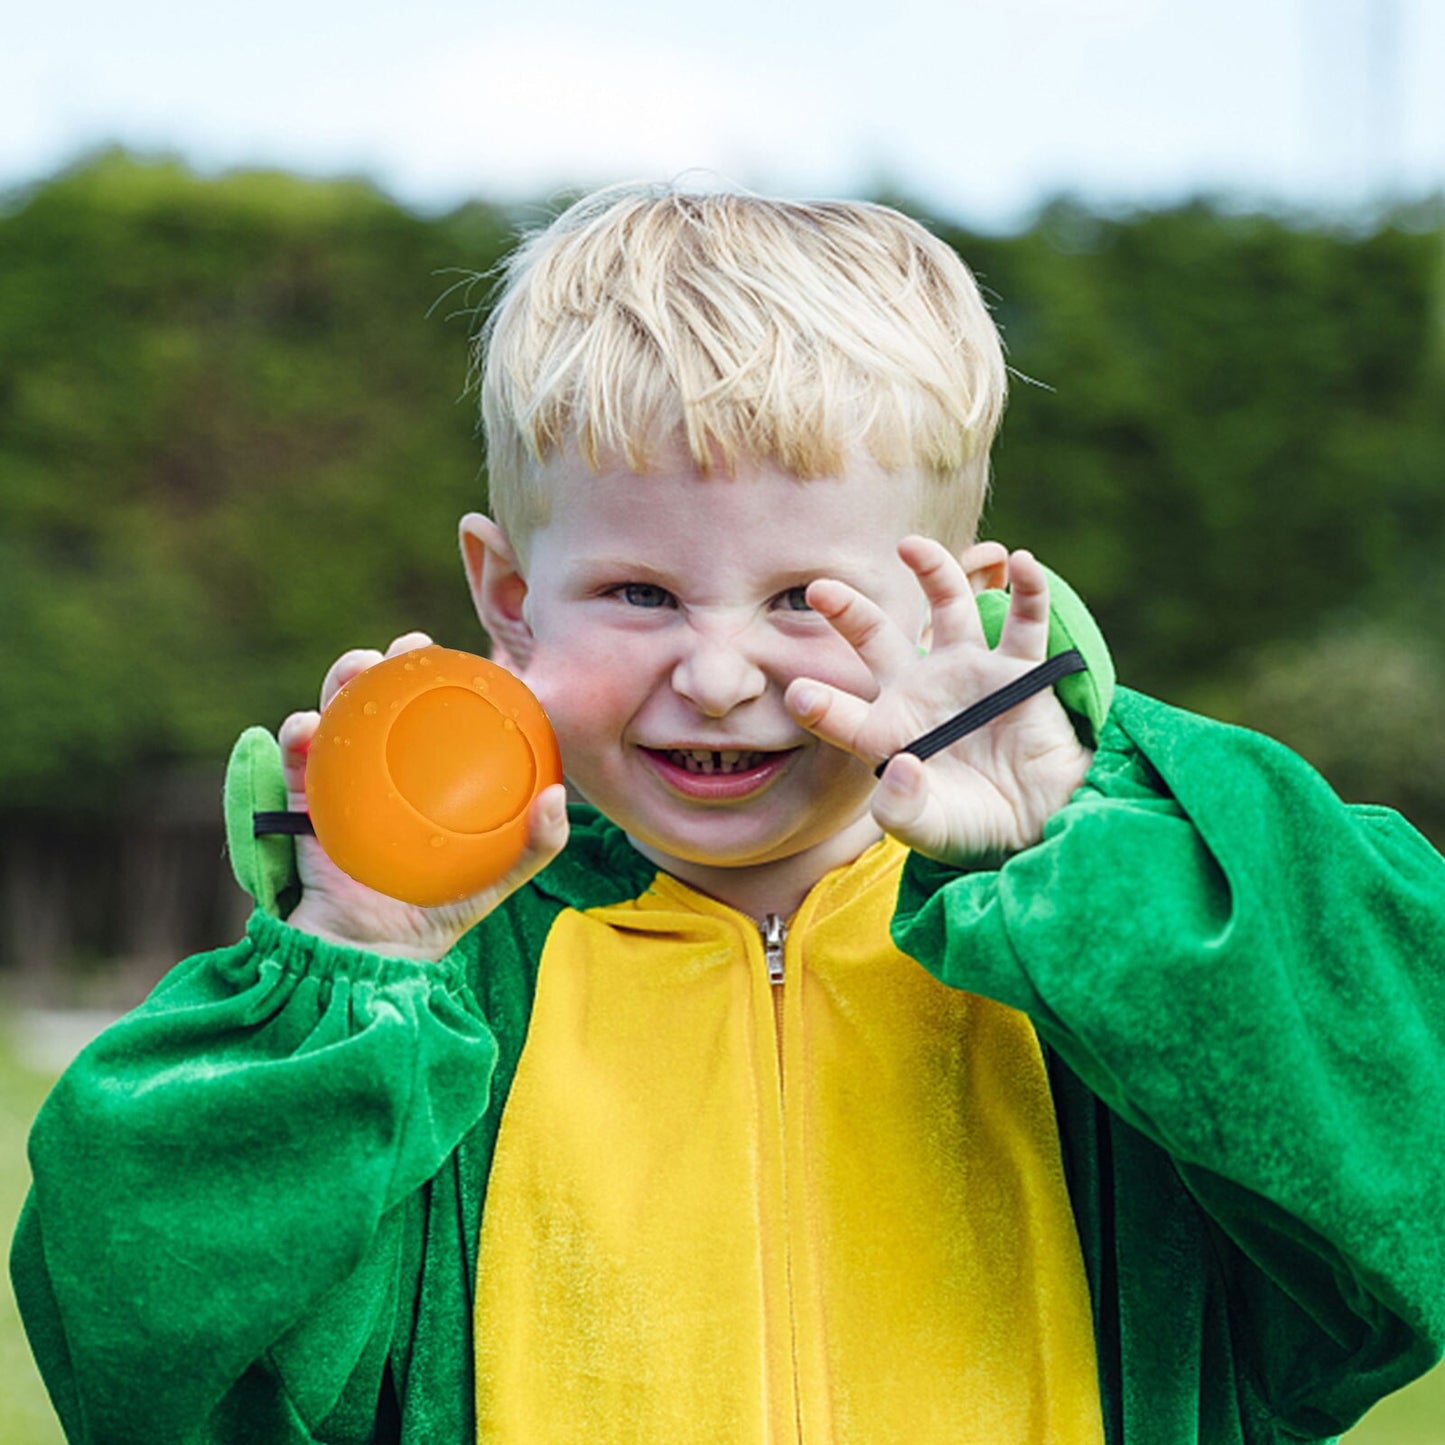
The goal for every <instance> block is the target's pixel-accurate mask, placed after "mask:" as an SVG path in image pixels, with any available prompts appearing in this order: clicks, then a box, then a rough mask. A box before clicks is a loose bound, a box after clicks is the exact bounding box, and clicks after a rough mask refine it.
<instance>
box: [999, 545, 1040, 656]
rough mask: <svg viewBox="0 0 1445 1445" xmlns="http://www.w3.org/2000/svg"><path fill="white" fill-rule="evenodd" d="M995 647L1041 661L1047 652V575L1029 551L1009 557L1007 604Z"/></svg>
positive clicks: (1014, 654) (1013, 654)
mask: <svg viewBox="0 0 1445 1445" xmlns="http://www.w3.org/2000/svg"><path fill="white" fill-rule="evenodd" d="M998 650H999V651H1000V652H1001V653H1003V654H1004V656H1005V657H1017V658H1022V659H1024V660H1026V661H1029V662H1042V661H1043V660H1044V659H1045V658H1046V657H1047V656H1048V655H1049V579H1048V576H1047V574H1046V573H1045V572H1044V569H1043V568H1042V567H1041V566H1040V565H1039V564H1038V562H1037V561H1036V560H1035V559H1034V556H1033V553H1031V552H1015V553H1014V554H1013V555H1012V556H1011V557H1010V558H1009V604H1008V615H1007V616H1006V617H1005V618H1004V623H1003V635H1002V636H1001V637H1000V638H999V644H998Z"/></svg>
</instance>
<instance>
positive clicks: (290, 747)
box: [277, 712, 321, 808]
mask: <svg viewBox="0 0 1445 1445" xmlns="http://www.w3.org/2000/svg"><path fill="white" fill-rule="evenodd" d="M320 722H321V714H320V713H319V712H293V713H292V714H291V715H290V716H289V717H288V718H287V719H286V721H285V722H283V723H282V724H281V731H280V733H279V734H278V735H277V741H278V742H279V743H280V744H281V773H282V776H283V777H284V778H285V780H286V806H287V807H288V808H304V807H305V806H306V758H307V755H308V754H309V753H310V751H311V740H312V738H314V737H315V736H316V729H317V727H318V726H319V724H320Z"/></svg>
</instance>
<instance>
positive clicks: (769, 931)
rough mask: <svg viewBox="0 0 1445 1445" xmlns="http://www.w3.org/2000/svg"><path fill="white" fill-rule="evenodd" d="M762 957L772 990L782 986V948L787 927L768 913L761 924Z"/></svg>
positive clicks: (785, 938) (778, 917)
mask: <svg viewBox="0 0 1445 1445" xmlns="http://www.w3.org/2000/svg"><path fill="white" fill-rule="evenodd" d="M761 931H762V935H763V957H764V958H766V959H767V961H768V982H769V983H770V984H772V986H773V987H774V988H782V986H783V946H784V944H786V943H787V941H788V925H787V924H786V923H784V922H783V920H782V918H781V917H780V916H779V915H778V914H776V913H769V914H768V915H767V917H766V918H764V919H763V921H762V924H761Z"/></svg>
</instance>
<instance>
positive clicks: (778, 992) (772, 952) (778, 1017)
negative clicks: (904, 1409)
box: [759, 913, 803, 1445]
mask: <svg viewBox="0 0 1445 1445" xmlns="http://www.w3.org/2000/svg"><path fill="white" fill-rule="evenodd" d="M759 932H760V933H761V934H762V936H763V958H764V960H765V961H766V963H767V966H768V983H769V984H770V985H771V986H772V991H773V1029H774V1036H775V1038H776V1040H777V1045H778V1092H779V1100H778V1102H779V1105H780V1106H781V1103H782V1098H781V1095H782V1092H783V984H784V980H785V978H786V974H785V971H784V965H783V957H784V950H785V948H786V947H787V943H788V925H787V924H786V923H785V922H784V921H783V919H782V917H781V915H779V914H777V913H769V914H767V915H765V916H764V918H763V921H762V923H761V924H760V925H759ZM783 1132H784V1137H783V1143H782V1148H783V1156H784V1158H786V1157H787V1130H786V1127H785V1128H784V1131H783ZM784 1193H785V1197H786V1187H785V1191H784ZM787 1215H788V1208H787V1205H786V1203H785V1204H784V1217H783V1220H782V1221H781V1223H782V1227H783V1231H784V1240H785V1243H784V1258H785V1260H786V1264H785V1269H786V1273H787V1286H786V1289H787V1300H786V1305H787V1326H788V1353H789V1356H790V1358H791V1360H792V1370H793V1378H792V1390H793V1431H794V1435H793V1438H794V1439H795V1440H796V1441H798V1442H799V1445H801V1442H802V1439H803V1398H802V1380H801V1379H800V1378H799V1368H798V1319H797V1311H796V1309H795V1306H794V1301H793V1289H794V1284H793V1260H792V1245H791V1242H790V1241H789V1240H788V1239H787V1235H788V1233H789V1225H788V1219H787Z"/></svg>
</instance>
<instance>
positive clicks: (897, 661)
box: [806, 577, 918, 680]
mask: <svg viewBox="0 0 1445 1445" xmlns="http://www.w3.org/2000/svg"><path fill="white" fill-rule="evenodd" d="M806 596H807V599H808V606H809V607H811V608H812V609H813V610H814V611H815V612H817V613H818V614H819V615H820V616H822V617H823V618H825V619H826V620H827V621H828V622H829V624H830V625H831V626H832V627H833V629H834V631H836V632H837V633H838V635H839V636H840V637H842V638H843V640H844V641H845V642H847V643H848V645H849V646H850V647H852V648H853V650H854V651H855V652H856V653H857V654H858V656H859V657H861V658H862V659H863V661H864V662H865V663H866V664H867V665H868V667H869V669H870V670H871V671H872V673H873V675H874V677H876V678H878V679H880V680H883V679H886V678H888V677H891V676H892V675H893V674H895V673H896V672H897V671H898V670H899V669H900V668H902V667H903V666H905V665H906V664H907V663H910V662H914V661H916V660H917V658H918V647H917V644H916V643H915V642H914V641H913V640H912V639H911V638H909V637H906V636H905V635H904V633H903V629H902V628H901V627H899V625H898V624H897V623H896V622H894V620H893V619H892V618H891V617H889V615H888V614H887V613H886V612H885V611H884V610H883V609H882V608H881V607H879V606H878V604H877V603H876V602H874V601H873V600H872V599H871V598H868V597H865V596H864V595H863V594H862V593H861V592H859V591H858V589H857V588H856V587H850V586H849V585H848V584H847V583H846V582H839V581H838V580H837V579H836V578H833V577H820V578H819V579H818V580H817V581H816V582H810V583H809V584H808V590H807V593H806Z"/></svg>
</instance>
